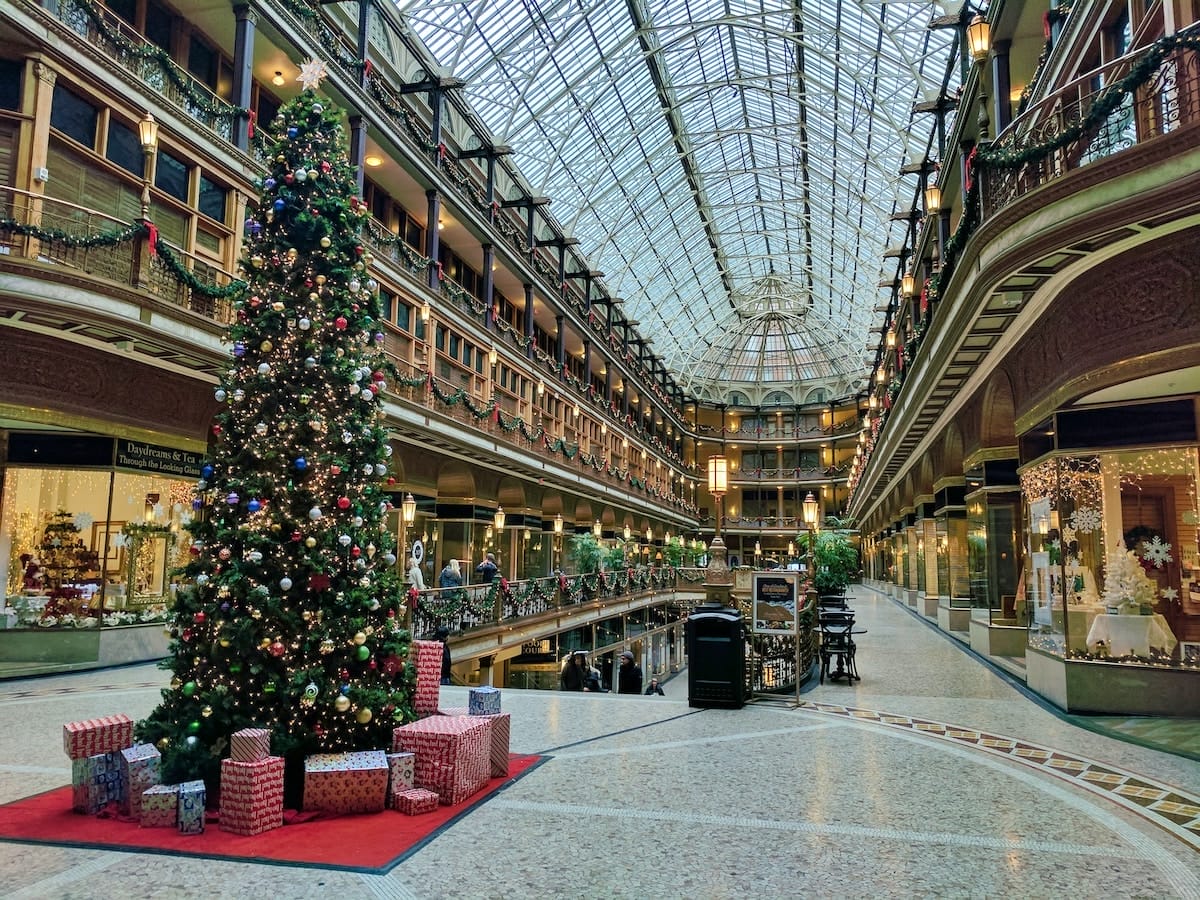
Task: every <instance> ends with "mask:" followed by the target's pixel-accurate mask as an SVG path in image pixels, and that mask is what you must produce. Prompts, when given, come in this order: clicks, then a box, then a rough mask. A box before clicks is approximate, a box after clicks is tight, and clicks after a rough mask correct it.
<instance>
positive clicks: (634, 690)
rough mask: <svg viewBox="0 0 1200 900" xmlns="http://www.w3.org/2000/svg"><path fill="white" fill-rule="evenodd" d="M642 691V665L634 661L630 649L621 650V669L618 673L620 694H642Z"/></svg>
mask: <svg viewBox="0 0 1200 900" xmlns="http://www.w3.org/2000/svg"><path fill="white" fill-rule="evenodd" d="M641 692H642V667H641V666H639V665H638V664H637V663H635V662H634V661H633V653H632V652H630V651H629V650H624V651H622V652H621V669H620V671H619V672H618V673H617V693H618V694H640V693H641Z"/></svg>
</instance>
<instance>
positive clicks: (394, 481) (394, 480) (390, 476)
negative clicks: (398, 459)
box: [387, 475, 396, 484]
mask: <svg viewBox="0 0 1200 900" xmlns="http://www.w3.org/2000/svg"><path fill="white" fill-rule="evenodd" d="M387 483H388V484H395V483H396V479H395V477H393V476H392V475H389V476H388V479H387Z"/></svg>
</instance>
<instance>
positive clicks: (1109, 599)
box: [1104, 541, 1158, 611]
mask: <svg viewBox="0 0 1200 900" xmlns="http://www.w3.org/2000/svg"><path fill="white" fill-rule="evenodd" d="M1157 591H1158V586H1157V585H1156V584H1155V583H1154V582H1153V581H1151V580H1150V579H1149V578H1147V577H1146V572H1145V570H1144V569H1143V568H1142V564H1141V563H1140V562H1138V558H1137V554H1135V553H1134V552H1133V551H1132V550H1126V549H1125V542H1124V541H1118V542H1117V545H1116V546H1115V547H1113V548H1112V549H1111V550H1109V551H1108V559H1107V560H1106V561H1105V564H1104V604H1105V606H1109V607H1117V608H1120V607H1122V606H1124V607H1125V610H1128V609H1131V608H1132V607H1140V606H1142V605H1143V604H1146V605H1149V604H1152V603H1154V595H1155V593H1156V592H1157ZM1125 610H1122V611H1125Z"/></svg>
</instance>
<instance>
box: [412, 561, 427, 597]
mask: <svg viewBox="0 0 1200 900" xmlns="http://www.w3.org/2000/svg"><path fill="white" fill-rule="evenodd" d="M408 586H409V587H410V588H416V589H417V590H418V591H423V590H425V576H424V575H422V574H421V567H420V566H419V565H417V561H416V560H415V559H413V558H412V557H411V556H410V557H409V558H408Z"/></svg>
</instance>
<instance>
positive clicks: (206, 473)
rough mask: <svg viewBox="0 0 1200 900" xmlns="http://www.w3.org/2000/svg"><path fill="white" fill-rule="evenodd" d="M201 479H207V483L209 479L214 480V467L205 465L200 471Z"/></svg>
mask: <svg viewBox="0 0 1200 900" xmlns="http://www.w3.org/2000/svg"><path fill="white" fill-rule="evenodd" d="M200 477H201V478H203V479H205V480H206V481H207V480H208V479H209V478H212V477H213V467H212V466H210V465H208V464H207V463H206V464H205V465H204V467H203V468H201V469H200Z"/></svg>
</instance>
